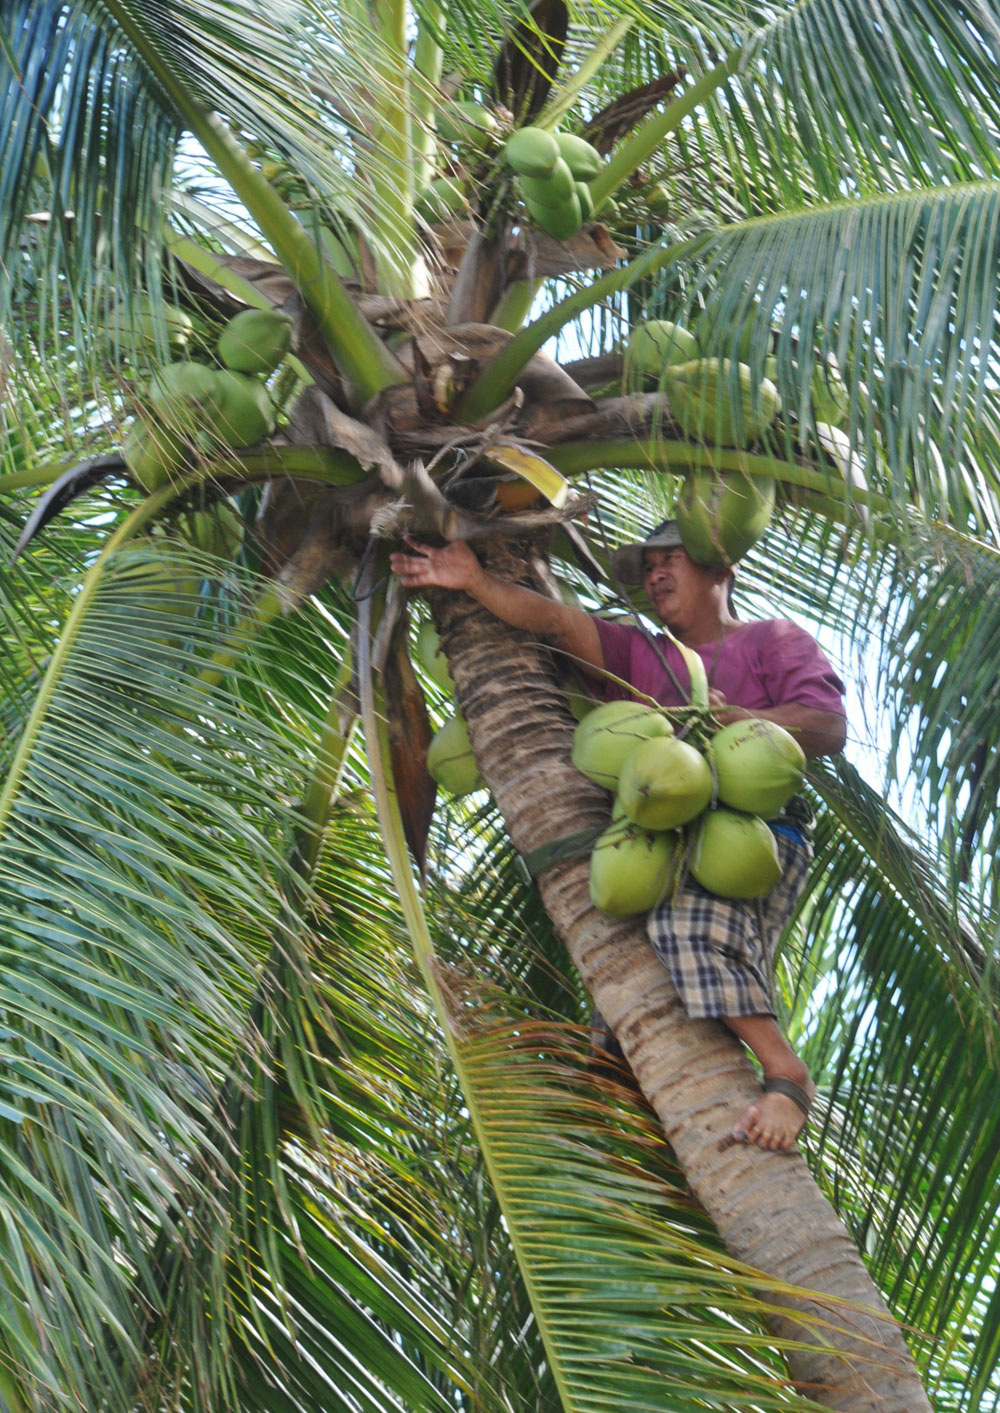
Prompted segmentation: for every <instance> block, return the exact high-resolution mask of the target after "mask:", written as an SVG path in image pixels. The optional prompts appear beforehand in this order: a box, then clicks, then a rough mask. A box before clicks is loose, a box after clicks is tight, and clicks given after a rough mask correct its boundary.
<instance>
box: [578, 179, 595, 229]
mask: <svg viewBox="0 0 1000 1413" xmlns="http://www.w3.org/2000/svg"><path fill="white" fill-rule="evenodd" d="M573 190H574V191H575V192H576V199H577V201H579V203H580V216H581V219H582V220H583V221H584V222H586V221H589V220H591V219H592V218H593V215H594V198H593V197H592V196H591V194H590V187H589V186H588V185H587V183H586V182H575V183H574V186H573Z"/></svg>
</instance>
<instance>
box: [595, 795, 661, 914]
mask: <svg viewBox="0 0 1000 1413" xmlns="http://www.w3.org/2000/svg"><path fill="white" fill-rule="evenodd" d="M679 841H680V835H679V834H677V833H676V832H673V831H672V832H670V833H654V832H653V831H651V830H648V829H640V828H639V827H638V826H637V825H635V824H633V823H631V821H630V820H628V819H620V820H617V821H614V822H613V823H612V824H610V825H609V826H608V828H607V829H605V831H604V833H603V834H602V835H601V836H600V837H599V838H598V840H597V842H596V843H595V844H594V848H593V851H592V853H591V855H590V898H591V902H592V903H593V904H594V907H595V908H600V910H601V912H602V913H607V914H608V915H609V916H610V917H631V916H632V914H633V913H648V912H649V910H650V908H653V907H655V906H656V904H657V903H658V902H659V900H660V898H661V897H662V896H664V894H666V893H667V892H669V890H670V888H671V887H672V885H673V882H674V880H675V878H676V870H677V860H678V858H679V857H680V849H679V848H678V844H679Z"/></svg>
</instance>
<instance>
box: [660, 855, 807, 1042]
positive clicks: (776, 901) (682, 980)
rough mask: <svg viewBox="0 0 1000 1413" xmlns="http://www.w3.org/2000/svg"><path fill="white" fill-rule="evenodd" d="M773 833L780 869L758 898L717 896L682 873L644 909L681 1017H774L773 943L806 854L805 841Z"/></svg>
mask: <svg viewBox="0 0 1000 1413" xmlns="http://www.w3.org/2000/svg"><path fill="white" fill-rule="evenodd" d="M774 837H775V842H776V843H777V846H778V857H779V858H780V860H781V866H782V869H783V873H782V876H781V879H780V881H779V882H778V885H777V887H775V888H774V889H773V890H772V891H771V892H770V893H768V894H767V896H766V897H765V898H755V899H752V900H750V901H747V902H738V901H737V900H735V899H732V898H720V897H718V896H717V895H716V894H715V893H709V892H707V891H706V890H705V889H704V888H702V887H701V885H700V884H698V883H696V882H695V881H694V879H693V878H690V877H689V878H688V880H687V882H686V883H685V885H684V887H683V888H682V889H681V891H680V893H679V894H678V896H677V898H676V900H675V901H673V902H668V903H661V904H660V905H659V907H657V908H654V909H653V911H652V912H651V913H650V915H649V921H648V923H647V927H648V931H649V940H650V942H651V943H652V945H653V950H654V952H655V953H656V955H657V956H658V957H659V959H660V961H661V962H662V963H663V965H664V966H665V967H666V969H667V971H668V972H669V973H670V979H671V980H672V981H673V983H674V986H675V988H676V990H677V994H678V996H679V997H680V999H681V1004H682V1005H683V1007H684V1009H685V1010H686V1011H687V1013H688V1015H689V1016H692V1017H699V1016H759V1015H767V1016H773V1015H774V1000H773V988H772V982H771V965H772V961H773V958H774V949H775V947H776V946H777V943H778V938H779V937H780V936H781V933H782V931H783V930H784V927H785V924H786V923H787V922H788V919H789V918H790V917H791V915H792V911H793V909H794V907H795V904H796V903H797V902H798V899H799V895H800V894H801V892H802V889H803V887H804V885H805V880H806V875H807V873H808V871H809V864H810V861H811V859H812V846H811V845H810V844H808V843H805V842H802V843H798V842H796V841H795V840H793V839H791V838H789V837H788V836H787V835H785V834H783V833H778V832H775V836H774Z"/></svg>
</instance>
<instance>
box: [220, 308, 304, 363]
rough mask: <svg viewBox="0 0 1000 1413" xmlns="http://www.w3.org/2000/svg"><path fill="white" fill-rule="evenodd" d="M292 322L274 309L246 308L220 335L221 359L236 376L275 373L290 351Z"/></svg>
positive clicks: (231, 320)
mask: <svg viewBox="0 0 1000 1413" xmlns="http://www.w3.org/2000/svg"><path fill="white" fill-rule="evenodd" d="M291 341H292V321H291V320H290V319H289V318H287V317H286V316H285V315H284V314H279V313H278V312H277V310H275V309H244V310H243V311H242V312H241V313H239V314H236V315H234V317H233V318H232V319H230V321H229V323H228V324H227V325H226V326H225V328H224V329H223V330H222V333H221V334H220V335H219V342H218V344H217V349H218V353H219V357H220V358H221V359H222V361H223V363H224V364H225V365H226V367H227V368H231V369H232V370H233V372H234V373H265V374H266V373H273V372H274V370H275V368H277V366H278V364H279V363H280V362H281V360H282V359H283V358H284V356H285V354H286V353H287V352H288V348H289V345H290V344H291Z"/></svg>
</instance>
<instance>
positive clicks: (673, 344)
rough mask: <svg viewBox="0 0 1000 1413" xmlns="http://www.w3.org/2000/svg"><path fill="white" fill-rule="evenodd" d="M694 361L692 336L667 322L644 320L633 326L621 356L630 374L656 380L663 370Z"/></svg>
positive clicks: (666, 320)
mask: <svg viewBox="0 0 1000 1413" xmlns="http://www.w3.org/2000/svg"><path fill="white" fill-rule="evenodd" d="M697 357H698V341H697V339H696V338H695V336H694V334H692V333H690V332H689V331H688V330H687V329H684V328H682V327H681V326H680V324H673V323H671V321H670V320H669V319H647V320H645V322H644V323H642V324H636V326H635V328H634V329H633V330H632V333H631V335H630V337H629V341H628V348H627V350H626V354H625V358H626V362H627V363H628V367H629V371H630V372H631V373H633V374H634V375H637V376H642V377H647V378H657V379H658V378H659V376H660V374H661V372H662V371H663V369H664V368H665V367H666V366H668V365H671V366H676V365H678V364H681V363H690V362H691V360H692V359H695V358H697Z"/></svg>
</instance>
